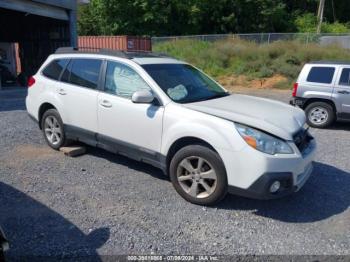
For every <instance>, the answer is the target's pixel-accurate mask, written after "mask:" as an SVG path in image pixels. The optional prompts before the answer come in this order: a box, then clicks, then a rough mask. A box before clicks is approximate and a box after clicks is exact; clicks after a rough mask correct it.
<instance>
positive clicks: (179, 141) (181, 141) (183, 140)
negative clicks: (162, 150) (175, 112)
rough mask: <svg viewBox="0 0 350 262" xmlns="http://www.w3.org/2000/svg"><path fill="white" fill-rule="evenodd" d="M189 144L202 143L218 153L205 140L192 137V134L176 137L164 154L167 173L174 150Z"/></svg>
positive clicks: (176, 150)
mask: <svg viewBox="0 0 350 262" xmlns="http://www.w3.org/2000/svg"><path fill="white" fill-rule="evenodd" d="M189 145H202V146H205V147H208V148H210V149H211V150H213V151H214V152H216V153H218V152H217V151H216V150H215V148H214V147H213V146H212V145H211V144H209V143H208V142H207V141H205V140H203V139H200V138H197V137H193V136H186V137H181V138H178V139H177V140H176V141H174V142H173V143H172V144H171V146H170V147H169V150H168V153H167V154H166V171H167V173H168V172H169V166H170V162H171V160H172V159H173V157H174V155H175V154H176V152H178V151H179V150H180V149H181V148H184V147H186V146H189Z"/></svg>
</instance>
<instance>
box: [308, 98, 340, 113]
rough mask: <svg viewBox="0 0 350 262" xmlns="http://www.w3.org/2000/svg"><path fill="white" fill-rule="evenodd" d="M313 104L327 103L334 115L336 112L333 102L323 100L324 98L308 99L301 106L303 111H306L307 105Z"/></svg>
mask: <svg viewBox="0 0 350 262" xmlns="http://www.w3.org/2000/svg"><path fill="white" fill-rule="evenodd" d="M315 102H323V103H327V104H329V105H330V106H332V108H333V110H334V113H336V112H337V108H336V106H335V104H334V102H333V101H332V100H330V99H325V98H309V99H307V100H306V102H305V104H304V105H303V109H306V108H307V107H308V106H309V105H311V104H312V103H315Z"/></svg>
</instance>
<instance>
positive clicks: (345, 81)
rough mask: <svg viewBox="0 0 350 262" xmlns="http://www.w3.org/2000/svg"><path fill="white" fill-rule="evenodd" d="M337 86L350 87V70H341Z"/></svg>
mask: <svg viewBox="0 0 350 262" xmlns="http://www.w3.org/2000/svg"><path fill="white" fill-rule="evenodd" d="M339 85H342V86H350V68H343V70H342V71H341V75H340V79H339Z"/></svg>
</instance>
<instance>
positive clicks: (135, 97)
mask: <svg viewBox="0 0 350 262" xmlns="http://www.w3.org/2000/svg"><path fill="white" fill-rule="evenodd" d="M153 100H154V95H153V94H152V92H151V91H149V90H139V91H136V92H135V93H133V94H132V97H131V101H133V102H134V103H137V104H150V103H152V102H153Z"/></svg>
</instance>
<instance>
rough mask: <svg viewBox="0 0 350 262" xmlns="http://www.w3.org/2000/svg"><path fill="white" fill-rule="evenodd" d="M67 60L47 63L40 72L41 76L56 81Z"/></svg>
mask: <svg viewBox="0 0 350 262" xmlns="http://www.w3.org/2000/svg"><path fill="white" fill-rule="evenodd" d="M68 62H69V59H56V60H53V61H52V62H51V63H49V64H48V65H47V66H46V67H45V68H44V70H43V71H42V73H43V75H44V76H46V77H48V78H51V79H54V80H58V78H59V77H60V75H61V72H62V70H63V68H65V67H66V65H67V64H68Z"/></svg>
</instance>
